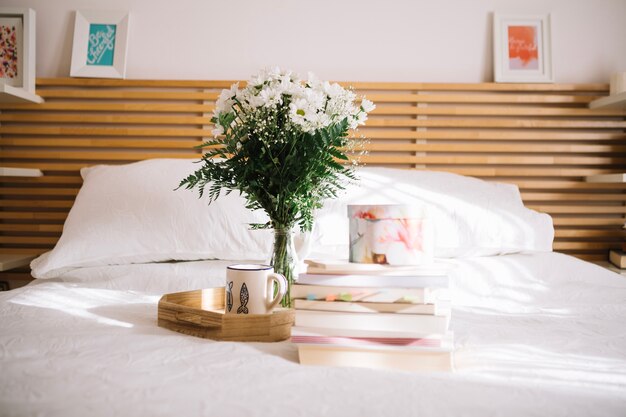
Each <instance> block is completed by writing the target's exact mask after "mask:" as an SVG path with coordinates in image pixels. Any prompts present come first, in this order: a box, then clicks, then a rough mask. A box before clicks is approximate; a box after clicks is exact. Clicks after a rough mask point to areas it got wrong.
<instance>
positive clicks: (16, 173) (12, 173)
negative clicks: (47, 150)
mask: <svg viewBox="0 0 626 417" xmlns="http://www.w3.org/2000/svg"><path fill="white" fill-rule="evenodd" d="M42 176H43V172H41V170H40V169H35V168H7V167H0V177H42Z"/></svg>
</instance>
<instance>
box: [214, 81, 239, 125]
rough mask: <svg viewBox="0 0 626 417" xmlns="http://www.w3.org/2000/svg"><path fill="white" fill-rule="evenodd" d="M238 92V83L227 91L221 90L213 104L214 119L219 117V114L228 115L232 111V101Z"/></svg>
mask: <svg viewBox="0 0 626 417" xmlns="http://www.w3.org/2000/svg"><path fill="white" fill-rule="evenodd" d="M238 91H239V83H235V84H233V85H231V86H230V88H229V89H226V90H222V92H221V93H220V96H219V98H218V99H217V101H216V102H215V112H214V114H215V117H217V116H219V115H220V114H221V113H230V111H231V110H232V109H233V104H234V100H233V99H234V98H235V97H236V96H237V93H238Z"/></svg>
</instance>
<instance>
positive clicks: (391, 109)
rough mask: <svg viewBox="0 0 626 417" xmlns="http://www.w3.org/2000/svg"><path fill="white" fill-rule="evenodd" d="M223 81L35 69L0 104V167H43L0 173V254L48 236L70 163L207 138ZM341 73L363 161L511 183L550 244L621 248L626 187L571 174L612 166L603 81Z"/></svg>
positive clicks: (621, 117) (618, 153) (75, 173)
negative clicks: (439, 80) (542, 220)
mask: <svg viewBox="0 0 626 417" xmlns="http://www.w3.org/2000/svg"><path fill="white" fill-rule="evenodd" d="M231 83H232V81H162V80H100V79H76V78H61V79H39V80H37V93H38V94H39V95H40V96H42V97H44V98H45V100H46V101H45V103H43V104H40V105H36V104H6V103H0V123H1V126H0V151H1V154H0V166H3V167H29V168H40V169H41V170H43V172H44V176H43V177H40V178H20V177H0V182H1V183H2V184H1V185H0V187H1V188H0V252H1V253H40V252H43V251H45V250H48V249H50V248H52V247H53V246H54V244H55V242H56V241H57V239H58V238H59V236H60V235H61V231H62V227H63V222H64V220H65V217H66V216H67V213H68V211H69V209H70V207H71V206H72V202H73V200H74V198H75V196H76V193H77V192H78V189H79V188H80V185H81V179H80V175H79V169H80V168H81V167H84V166H87V165H93V164H101V163H107V164H121V163H128V162H132V161H137V160H142V159H147V158H157V157H174V158H178V157H184V158H198V157H199V152H198V151H196V150H193V149H192V146H194V145H197V144H199V143H200V142H201V141H202V139H203V138H205V137H207V136H209V135H210V130H211V123H210V120H209V119H210V113H211V112H212V110H213V104H214V101H215V99H216V98H217V96H218V94H219V91H220V90H221V89H222V88H226V87H228V86H230V84H231ZM343 84H346V85H352V86H353V87H355V88H356V89H357V91H358V92H359V93H361V94H366V95H367V97H368V98H370V99H371V100H373V101H374V102H375V103H376V105H377V106H378V107H377V109H376V110H375V111H374V112H373V113H372V115H371V116H370V120H369V121H368V123H367V126H366V128H363V129H361V131H360V133H362V134H364V135H365V136H366V137H368V138H369V139H370V142H369V143H368V144H367V145H366V148H367V149H368V150H369V151H370V153H369V155H368V156H366V157H365V158H364V161H365V162H366V163H367V164H370V165H392V166H398V167H403V168H416V169H430V170H443V171H450V172H455V173H459V174H464V175H471V176H476V177H480V178H484V179H487V180H495V181H504V182H511V183H514V184H517V185H518V186H519V187H520V189H521V192H522V196H523V198H524V201H525V203H526V205H527V206H528V207H531V208H533V209H536V210H539V211H543V212H546V213H549V214H550V215H552V216H553V218H554V224H555V226H556V241H555V244H554V249H555V250H557V251H561V252H566V253H570V254H573V255H576V256H579V257H581V258H584V259H588V260H602V259H606V257H607V250H608V249H609V248H612V247H620V246H621V242H622V241H623V240H624V236H625V235H626V233H625V231H624V230H623V229H622V226H623V225H624V214H625V213H626V207H625V206H624V202H625V201H626V194H625V193H624V191H625V189H626V184H623V183H587V182H585V181H584V178H585V177H586V176H589V175H595V174H605V173H622V172H626V130H625V129H626V121H625V116H626V112H624V111H622V110H589V109H588V108H587V104H588V103H589V101H591V100H593V99H596V98H598V97H600V96H603V95H606V94H607V93H608V91H607V90H608V87H607V85H604V84H584V85H583V84H492V83H488V84H421V83H363V82H356V83H343ZM14 275H15V274H14V273H13V275H12V276H14ZM26 275H27V274H26Z"/></svg>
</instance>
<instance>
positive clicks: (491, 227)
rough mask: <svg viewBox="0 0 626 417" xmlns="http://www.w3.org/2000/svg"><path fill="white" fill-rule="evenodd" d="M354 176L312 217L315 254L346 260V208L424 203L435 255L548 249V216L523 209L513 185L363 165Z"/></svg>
mask: <svg viewBox="0 0 626 417" xmlns="http://www.w3.org/2000/svg"><path fill="white" fill-rule="evenodd" d="M357 177H359V178H360V181H359V182H357V183H354V184H351V185H349V186H348V188H347V189H346V191H345V193H344V194H343V195H342V196H341V197H340V198H339V199H336V200H332V201H328V202H327V203H326V204H325V205H324V207H323V208H322V209H321V210H320V211H319V212H318V213H317V215H316V229H315V234H314V240H315V244H314V247H313V252H314V255H315V256H333V257H343V258H347V256H348V255H347V254H348V229H349V226H348V217H347V205H348V204H418V205H424V206H425V207H426V210H427V213H428V216H429V218H430V219H431V221H432V222H433V223H434V226H435V256H436V257H463V256H488V255H499V254H506V253H514V252H521V251H551V250H552V240H553V239H554V228H553V226H552V218H551V217H550V216H549V215H547V214H543V213H537V212H535V211H533V210H530V209H527V208H526V207H524V204H523V202H522V199H521V196H520V193H519V190H518V188H517V187H516V186H515V185H511V184H502V183H495V182H487V181H483V180H480V179H477V178H472V177H464V176H461V175H456V174H451V173H446V172H434V171H418V170H404V169H397V168H374V167H372V168H370V167H364V168H360V169H358V170H357Z"/></svg>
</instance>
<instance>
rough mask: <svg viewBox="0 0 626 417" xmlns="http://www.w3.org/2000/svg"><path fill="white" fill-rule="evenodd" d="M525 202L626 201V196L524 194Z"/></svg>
mask: <svg viewBox="0 0 626 417" xmlns="http://www.w3.org/2000/svg"><path fill="white" fill-rule="evenodd" d="M522 198H523V199H524V201H525V202H530V201H533V202H535V201H559V202H562V201H626V194H588V193H584V194H583V193H575V194H574V193H570V194H566V193H522Z"/></svg>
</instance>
